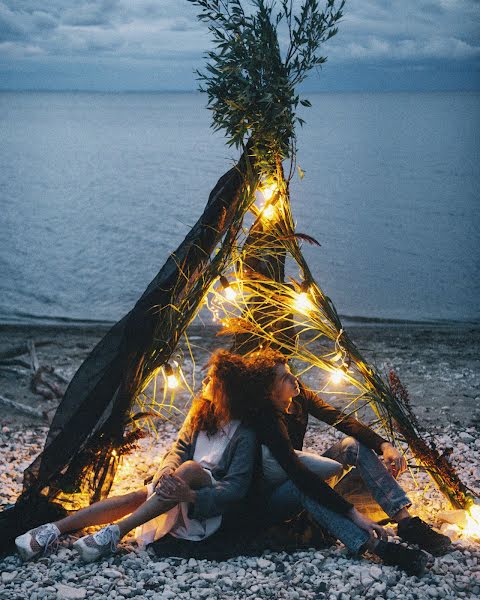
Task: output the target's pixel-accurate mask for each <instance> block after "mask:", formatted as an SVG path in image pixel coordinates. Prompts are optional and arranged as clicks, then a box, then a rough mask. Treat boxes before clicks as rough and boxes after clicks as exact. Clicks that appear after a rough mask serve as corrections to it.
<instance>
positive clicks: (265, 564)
mask: <svg viewBox="0 0 480 600" xmlns="http://www.w3.org/2000/svg"><path fill="white" fill-rule="evenodd" d="M271 564H272V563H271V561H269V560H266V559H265V558H259V559H258V560H257V565H258V567H259V568H260V569H266V568H267V567H270V566H271Z"/></svg>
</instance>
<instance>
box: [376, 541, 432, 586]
mask: <svg viewBox="0 0 480 600" xmlns="http://www.w3.org/2000/svg"><path fill="white" fill-rule="evenodd" d="M374 552H375V554H376V555H377V556H379V557H380V558H381V559H382V561H383V562H384V563H385V564H386V565H392V566H394V567H400V569H403V570H404V571H405V573H407V574H408V575H413V576H416V577H421V576H422V575H423V574H424V573H425V568H426V566H427V562H428V554H427V553H426V552H423V550H416V549H414V548H405V546H402V545H401V544H394V543H393V542H383V541H379V542H378V544H377V547H376V548H375V550H374Z"/></svg>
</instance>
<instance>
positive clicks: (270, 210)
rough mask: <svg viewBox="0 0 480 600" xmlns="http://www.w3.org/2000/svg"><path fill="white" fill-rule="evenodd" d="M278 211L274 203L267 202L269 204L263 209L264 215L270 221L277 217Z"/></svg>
mask: <svg viewBox="0 0 480 600" xmlns="http://www.w3.org/2000/svg"><path fill="white" fill-rule="evenodd" d="M276 212H277V211H276V210H275V207H274V206H273V204H267V206H266V207H265V208H264V209H263V210H262V217H264V218H265V219H267V220H268V221H271V220H272V219H273V218H274V217H275V213H276Z"/></svg>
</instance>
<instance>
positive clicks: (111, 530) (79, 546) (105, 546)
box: [73, 525, 120, 563]
mask: <svg viewBox="0 0 480 600" xmlns="http://www.w3.org/2000/svg"><path fill="white" fill-rule="evenodd" d="M119 541H120V528H119V527H118V525H107V527H104V528H103V529H100V531H97V532H96V533H94V534H92V535H85V536H84V537H82V538H80V539H79V540H77V541H76V542H75V543H74V544H73V547H74V549H75V550H76V551H77V552H78V553H79V554H80V557H81V559H82V560H83V561H84V562H87V563H89V562H93V561H94V560H98V559H99V558H101V557H102V556H106V555H108V554H111V553H112V552H115V550H116V548H117V545H118V542H119Z"/></svg>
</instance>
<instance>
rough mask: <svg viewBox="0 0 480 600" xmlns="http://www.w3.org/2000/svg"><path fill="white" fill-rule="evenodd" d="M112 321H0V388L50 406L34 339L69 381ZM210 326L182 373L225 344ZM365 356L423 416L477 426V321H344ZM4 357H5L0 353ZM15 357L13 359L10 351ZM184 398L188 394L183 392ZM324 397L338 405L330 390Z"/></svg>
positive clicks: (194, 335)
mask: <svg viewBox="0 0 480 600" xmlns="http://www.w3.org/2000/svg"><path fill="white" fill-rule="evenodd" d="M109 329H110V325H105V324H103V325H99V324H92V323H90V324H88V325H79V324H75V325H74V326H72V325H68V326H66V325H64V324H62V325H58V324H57V325H28V326H26V325H12V324H10V325H0V386H1V389H2V391H1V393H0V395H1V396H3V397H4V398H7V399H8V400H10V401H13V402H17V403H20V404H23V405H26V406H28V407H33V408H34V409H36V410H39V411H41V412H43V413H51V412H52V411H53V410H54V409H55V408H56V406H57V404H58V400H53V399H51V400H48V399H45V398H43V397H42V396H39V395H37V394H35V393H33V392H32V390H31V375H32V371H31V369H30V368H29V363H30V360H31V357H30V356H29V354H28V351H27V344H28V342H29V341H30V340H33V341H34V342H35V347H36V353H37V356H38V362H39V364H40V365H44V366H50V367H53V368H54V369H55V372H57V373H58V374H59V375H60V376H61V377H63V378H64V380H65V384H64V387H66V382H67V381H70V380H71V378H72V377H73V375H74V374H75V372H76V371H77V369H78V368H79V366H80V365H81V364H82V362H83V360H85V358H86V357H87V356H88V355H89V354H90V352H91V351H92V349H93V348H94V347H95V346H96V344H97V343H98V342H99V341H100V339H101V338H102V337H103V336H104V335H105V334H106V332H107V331H108V330H109ZM217 331H218V329H217V328H216V327H215V326H213V325H207V326H204V325H202V324H201V323H194V324H193V325H191V326H190V328H189V330H188V334H189V341H190V344H191V346H192V348H193V352H194V359H195V363H192V360H191V358H190V356H189V353H188V349H187V348H186V345H185V344H180V345H179V347H178V351H179V352H180V354H182V353H183V356H182V360H183V365H182V368H183V369H184V370H185V373H186V374H187V376H188V377H191V376H192V374H193V373H195V374H196V375H198V374H199V373H200V371H201V368H202V367H203V366H204V365H205V364H206V363H207V361H208V358H209V355H210V353H211V352H212V351H213V350H214V349H216V348H219V347H226V348H228V347H229V346H230V339H229V338H228V337H223V336H221V337H217V336H216V332H217ZM347 331H348V332H349V333H350V337H351V339H352V340H353V342H354V343H355V344H356V346H357V348H358V349H359V351H360V352H361V354H362V355H363V356H364V358H365V359H366V360H367V361H368V362H369V363H370V364H372V365H373V366H375V367H376V368H377V370H378V371H379V372H380V374H381V375H382V376H383V377H385V376H386V374H387V373H388V371H389V370H390V369H393V370H394V371H395V372H396V373H397V375H398V376H399V377H400V379H401V381H402V383H403V384H404V385H405V386H406V388H407V390H408V391H409V394H410V398H411V401H412V406H413V408H414V410H415V413H416V414H417V416H418V417H419V420H420V422H421V423H425V425H426V426H428V425H429V424H435V425H437V424H438V425H446V424H448V423H452V422H454V423H457V424H459V425H463V426H468V425H470V424H473V425H475V423H476V420H477V419H478V418H480V326H476V325H470V324H463V325H461V326H459V325H458V324H456V325H443V326H439V325H436V324H435V325H426V324H418V323H416V324H411V323H410V324H408V325H407V324H403V325H401V326H400V325H399V324H398V323H396V324H392V323H388V324H385V323H382V324H380V323H375V324H374V325H372V324H365V323H362V324H360V323H356V324H354V325H351V326H349V327H348V328H347ZM2 356H3V357H4V358H5V356H9V357H11V358H9V359H7V361H3V362H2V360H1V357H2ZM12 357H13V358H12ZM183 400H184V404H185V403H186V402H188V401H189V397H188V398H185V399H183ZM326 400H327V402H328V401H330V400H332V403H334V404H335V402H337V404H338V405H339V406H341V404H340V400H335V396H330V397H327V398H326ZM2 410H4V415H5V418H6V419H7V420H8V421H10V422H14V421H16V420H20V421H23V420H25V419H27V421H28V417H26V416H24V415H21V416H20V415H19V414H18V412H16V411H14V410H10V409H8V408H5V407H4V406H2Z"/></svg>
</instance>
